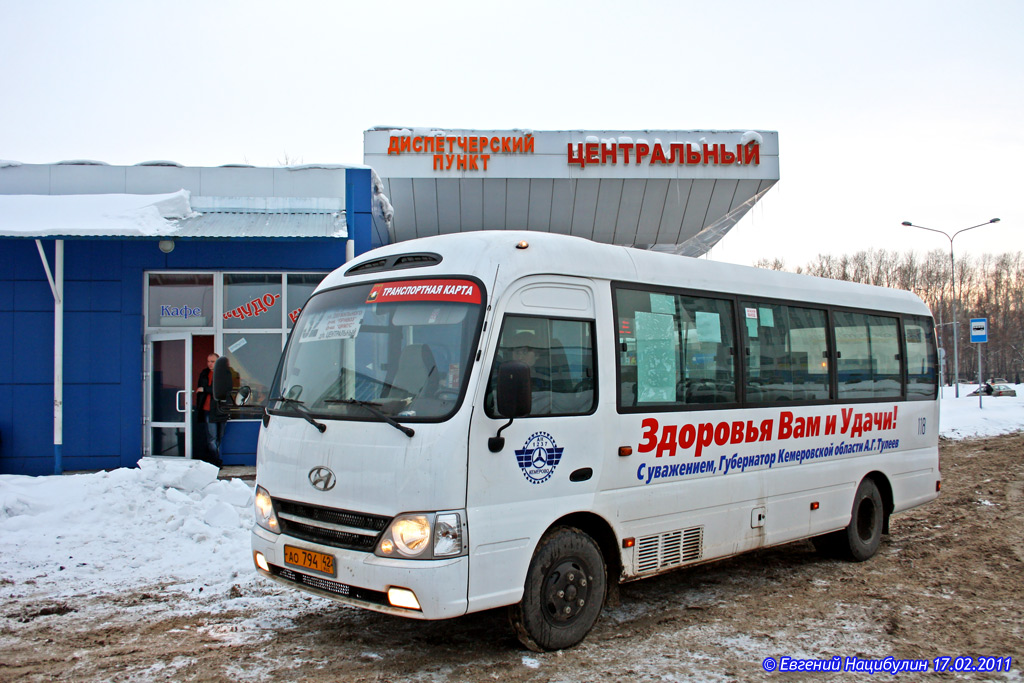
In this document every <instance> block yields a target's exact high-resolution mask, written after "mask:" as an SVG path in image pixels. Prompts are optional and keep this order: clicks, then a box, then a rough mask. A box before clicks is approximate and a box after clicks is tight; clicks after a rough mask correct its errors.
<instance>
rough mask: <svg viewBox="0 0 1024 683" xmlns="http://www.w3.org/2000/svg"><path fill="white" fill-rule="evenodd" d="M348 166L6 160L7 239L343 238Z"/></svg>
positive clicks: (0, 167)
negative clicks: (51, 162) (213, 165)
mask: <svg viewBox="0 0 1024 683" xmlns="http://www.w3.org/2000/svg"><path fill="white" fill-rule="evenodd" d="M347 168H348V167H346V166H339V165H309V166H298V167H289V168H255V167H241V166H222V167H216V168H199V167H184V166H181V165H178V164H174V163H172V162H148V163H145V164H139V165H135V166H109V165H106V164H102V163H98V162H86V161H75V162H61V163H58V164H20V163H17V162H0V237H24V238H40V237H55V238H56V237H61V238H116V237H143V238H144V237H150V238H153V237H157V238H162V239H167V238H179V237H180V238H189V239H204V238H218V239H225V238H228V239H229V238H249V239H275V238H277V239H281V238H345V237H347V236H348V226H347V221H346V215H345V190H346V186H345V172H346V169H347Z"/></svg>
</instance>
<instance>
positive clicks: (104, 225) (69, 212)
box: [0, 190, 195, 237]
mask: <svg viewBox="0 0 1024 683" xmlns="http://www.w3.org/2000/svg"><path fill="white" fill-rule="evenodd" d="M189 197H190V193H189V192H188V191H187V190H178V191H177V192H172V193H170V194H147V195H140V194H81V195H0V237H58V236H73V237H161V236H164V235H167V234H170V233H171V232H173V231H174V230H175V229H176V225H175V222H174V221H175V220H176V219H181V218H188V217H190V216H193V215H195V214H194V212H193V211H192V207H191V205H190V204H189Z"/></svg>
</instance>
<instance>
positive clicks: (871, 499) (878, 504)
mask: <svg viewBox="0 0 1024 683" xmlns="http://www.w3.org/2000/svg"><path fill="white" fill-rule="evenodd" d="M884 526H885V507H884V505H883V504H882V494H881V493H879V491H878V486H877V485H876V484H875V482H874V481H872V480H871V479H864V480H863V481H862V482H861V483H860V486H858V487H857V493H856V494H855V495H854V497H853V509H852V510H851V511H850V523H849V525H847V527H846V528H845V529H841V530H839V531H834V532H832V533H830V534H825V535H823V536H816V537H814V538H812V539H811V542H812V543H814V548H815V550H817V551H818V552H819V553H821V554H822V555H825V556H826V557H837V558H840V559H844V560H848V561H850V562H863V561H864V560H867V559H870V558H871V557H873V556H874V555H875V553H877V552H878V547H879V545H881V542H882V530H883V529H884Z"/></svg>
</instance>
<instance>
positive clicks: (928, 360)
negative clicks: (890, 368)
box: [903, 317, 938, 401]
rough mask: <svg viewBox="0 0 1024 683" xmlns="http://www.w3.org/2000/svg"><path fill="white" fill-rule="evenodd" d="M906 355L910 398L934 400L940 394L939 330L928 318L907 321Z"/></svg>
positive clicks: (904, 341) (905, 336)
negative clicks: (936, 335) (936, 338)
mask: <svg viewBox="0 0 1024 683" xmlns="http://www.w3.org/2000/svg"><path fill="white" fill-rule="evenodd" d="M903 343H904V356H905V357H906V359H907V398H909V399H910V400H919V401H920V400H934V399H935V397H936V395H937V394H938V373H937V371H936V368H937V367H938V356H937V355H936V352H935V328H934V326H933V325H932V321H931V320H928V319H926V318H916V317H915V318H905V319H904V323H903Z"/></svg>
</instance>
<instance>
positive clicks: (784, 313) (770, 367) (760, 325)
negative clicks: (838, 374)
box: [740, 301, 831, 403]
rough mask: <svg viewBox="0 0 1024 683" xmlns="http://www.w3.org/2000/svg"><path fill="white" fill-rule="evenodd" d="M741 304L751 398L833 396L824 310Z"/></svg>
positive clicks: (745, 376) (745, 369)
mask: <svg viewBox="0 0 1024 683" xmlns="http://www.w3.org/2000/svg"><path fill="white" fill-rule="evenodd" d="M740 309H741V314H742V316H743V318H744V321H745V325H744V326H743V338H744V340H743V345H744V353H743V358H744V363H743V381H744V386H745V389H746V394H747V402H749V403H772V402H779V401H817V400H823V399H828V398H831V385H830V382H829V373H828V357H829V354H828V335H827V316H826V314H825V311H823V310H820V309H814V308H802V307H798V306H787V305H781V304H766V303H761V302H755V301H742V302H740Z"/></svg>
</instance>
